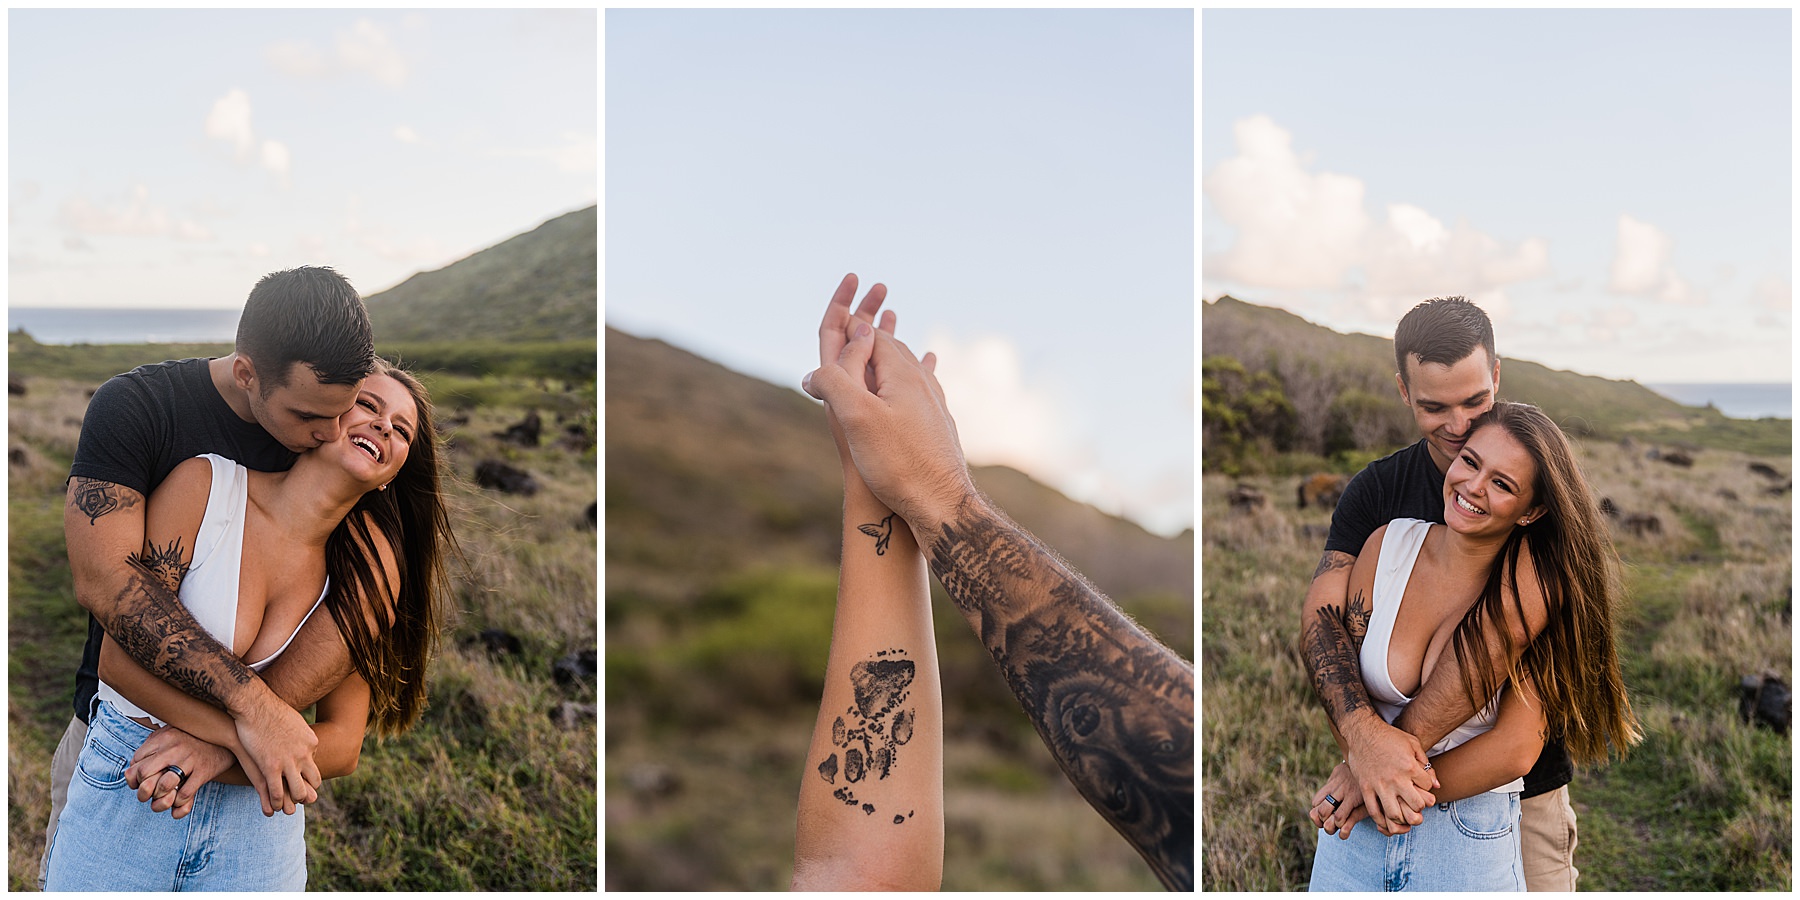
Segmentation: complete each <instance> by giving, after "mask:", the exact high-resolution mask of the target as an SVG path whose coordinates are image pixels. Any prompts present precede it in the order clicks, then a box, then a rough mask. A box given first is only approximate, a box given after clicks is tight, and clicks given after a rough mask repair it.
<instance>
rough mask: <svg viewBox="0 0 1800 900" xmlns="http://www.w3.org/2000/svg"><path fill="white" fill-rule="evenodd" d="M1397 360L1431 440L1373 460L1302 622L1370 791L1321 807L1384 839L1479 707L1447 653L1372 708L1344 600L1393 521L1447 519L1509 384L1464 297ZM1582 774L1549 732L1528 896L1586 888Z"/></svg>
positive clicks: (1542, 614)
mask: <svg viewBox="0 0 1800 900" xmlns="http://www.w3.org/2000/svg"><path fill="white" fill-rule="evenodd" d="M1394 361H1395V365H1396V366H1398V368H1399V372H1398V373H1397V374H1396V375H1395V381H1396V385H1397V386H1398V388H1399V390H1400V399H1401V400H1402V401H1403V402H1405V403H1406V405H1407V407H1408V408H1410V409H1411V410H1412V414H1413V419H1414V421H1415V422H1416V423H1417V424H1418V427H1419V432H1420V435H1421V437H1420V439H1419V442H1418V443H1416V444H1413V445H1412V446H1410V447H1407V448H1406V449H1404V450H1400V451H1398V452H1396V453H1394V454H1392V455H1390V456H1387V457H1384V458H1382V459H1379V460H1376V461H1375V462H1372V463H1370V464H1369V465H1368V466H1367V467H1366V468H1364V469H1363V470H1362V471H1361V472H1360V473H1358V474H1357V475H1356V477H1355V478H1354V479H1352V480H1351V482H1350V484H1349V486H1348V487H1347V488H1346V489H1345V491H1344V494H1343V496H1342V497H1341V498H1340V499H1339V500H1338V505H1337V510H1336V512H1334V513H1333V514H1332V518H1331V533H1330V535H1329V536H1328V537H1327V538H1326V542H1325V554H1324V558H1323V559H1321V560H1320V562H1319V567H1318V570H1317V571H1315V572H1314V573H1313V580H1312V585H1311V587H1310V588H1308V590H1307V593H1306V603H1305V606H1304V610H1303V613H1302V632H1301V633H1302V635H1303V636H1304V641H1303V644H1304V654H1305V658H1306V662H1307V665H1308V667H1309V668H1310V669H1311V670H1312V675H1313V687H1314V690H1316V691H1317V693H1318V695H1319V699H1320V700H1321V701H1322V702H1323V704H1324V706H1325V710H1326V713H1327V714H1328V715H1329V716H1330V718H1331V723H1332V727H1333V728H1334V729H1335V730H1336V731H1337V733H1338V734H1339V735H1341V736H1342V738H1343V740H1344V744H1345V746H1346V747H1347V748H1348V752H1347V753H1346V756H1345V761H1346V762H1347V763H1348V764H1349V766H1350V769H1351V772H1352V774H1353V775H1354V776H1355V777H1356V779H1357V780H1358V781H1360V783H1361V791H1360V794H1359V793H1358V792H1354V791H1353V792H1351V796H1349V797H1344V798H1333V799H1338V800H1340V801H1341V802H1342V808H1341V809H1335V810H1333V809H1325V810H1323V812H1325V813H1326V814H1327V816H1328V822H1327V828H1328V830H1336V829H1335V828H1334V827H1333V826H1337V827H1342V825H1343V824H1344V823H1345V822H1347V821H1352V820H1353V819H1354V818H1355V817H1356V816H1358V815H1360V813H1358V811H1357V808H1358V807H1359V806H1360V807H1363V808H1364V809H1366V811H1367V814H1368V815H1369V816H1370V817H1371V818H1373V819H1374V820H1375V822H1376V825H1377V827H1378V828H1380V830H1381V831H1382V832H1383V833H1385V834H1398V833H1401V832H1404V831H1406V830H1407V829H1408V828H1409V827H1410V826H1412V825H1416V824H1418V823H1419V821H1420V815H1419V810H1421V809H1422V808H1423V807H1424V805H1425V804H1427V803H1430V802H1432V800H1433V799H1434V798H1432V797H1431V795H1430V793H1429V792H1430V790H1431V789H1432V788H1434V787H1435V781H1436V780H1435V777H1434V776H1432V775H1431V773H1430V771H1429V769H1428V768H1427V766H1428V761H1427V758H1426V756H1425V750H1424V748H1426V747H1431V746H1433V745H1435V744H1436V743H1437V742H1438V741H1440V740H1442V739H1443V738H1444V736H1445V735H1447V734H1449V733H1450V732H1451V731H1452V730H1454V729H1455V728H1456V727H1457V726H1458V725H1461V724H1462V723H1463V722H1464V721H1465V720H1467V719H1468V718H1469V717H1470V716H1471V715H1473V714H1474V712H1475V709H1476V704H1475V703H1474V702H1473V701H1472V700H1471V699H1470V697H1469V696H1468V694H1467V693H1466V692H1465V691H1464V690H1463V686H1462V674H1461V671H1460V670H1459V668H1458V666H1457V663H1456V659H1455V656H1454V655H1453V654H1448V653H1447V654H1444V655H1443V656H1442V657H1440V659H1439V662H1438V665H1437V667H1436V668H1435V669H1433V671H1432V673H1431V677H1430V678H1428V679H1427V680H1426V681H1425V683H1424V685H1422V686H1421V687H1420V689H1419V693H1418V696H1417V698H1416V699H1414V700H1413V701H1412V703H1411V704H1409V705H1408V706H1407V707H1406V708H1405V709H1404V710H1403V711H1402V712H1401V715H1400V716H1399V718H1398V719H1396V720H1395V721H1394V723H1393V724H1392V725H1389V724H1388V723H1386V722H1383V721H1382V720H1381V717H1380V716H1379V715H1377V714H1376V712H1375V710H1374V707H1373V706H1372V705H1371V704H1370V702H1369V697H1368V693H1367V691H1366V690H1365V688H1364V686H1363V680H1362V671H1361V667H1360V666H1359V664H1358V662H1357V653H1358V645H1360V643H1361V636H1360V634H1356V633H1353V631H1354V629H1353V628H1352V626H1351V622H1353V621H1356V620H1357V619H1358V618H1359V617H1362V616H1365V615H1366V613H1367V612H1368V611H1367V610H1365V609H1357V608H1354V604H1355V603H1356V602H1357V601H1351V600H1349V599H1348V598H1347V595H1348V593H1349V584H1350V570H1351V567H1352V566H1353V565H1354V564H1355V562H1356V557H1357V555H1358V554H1360V553H1361V552H1362V548H1363V544H1364V542H1366V541H1367V540H1368V537H1369V535H1370V533H1371V532H1373V531H1374V530H1375V529H1376V528H1378V527H1380V526H1381V525H1384V524H1386V523H1387V522H1389V521H1391V520H1393V519H1397V518H1402V517H1407V518H1416V519H1424V520H1426V521H1430V522H1435V523H1438V524H1442V523H1443V521H1444V494H1443V489H1444V475H1445V473H1446V472H1447V471H1448V470H1449V468H1450V464H1451V462H1452V461H1454V460H1455V459H1456V456H1457V455H1458V454H1459V453H1460V452H1461V450H1462V445H1463V442H1464V441H1465V440H1466V439H1467V438H1468V436H1469V426H1470V423H1471V422H1473V421H1474V419H1475V418H1476V417H1477V416H1479V415H1481V414H1482V413H1484V412H1486V411H1487V410H1488V408H1489V407H1491V406H1493V404H1494V400H1495V398H1496V395H1497V394H1498V392H1499V389H1500V360H1499V358H1498V357H1497V356H1496V355H1495V353H1494V331H1493V326H1492V325H1491V324H1490V323H1489V321H1488V317H1487V314H1486V313H1484V312H1482V311H1481V309H1480V308H1479V307H1477V306H1475V305H1474V304H1473V303H1470V302H1469V301H1467V300H1465V299H1463V298H1462V297H1447V298H1434V299H1432V300H1427V301H1425V302H1424V303H1421V304H1419V305H1418V306H1416V307H1414V308H1413V309H1412V311H1410V312H1408V313H1407V314H1406V316H1405V317H1404V318H1402V319H1401V320H1400V325H1399V327H1398V328H1397V329H1395V332H1394ZM1528 562H1529V561H1528V559H1526V558H1524V557H1522V558H1521V560H1520V565H1521V569H1522V574H1521V576H1520V578H1519V588H1520V601H1521V603H1520V609H1522V611H1523V619H1520V618H1518V617H1517V611H1515V610H1512V609H1510V608H1509V614H1508V621H1507V625H1508V627H1509V629H1510V630H1511V632H1512V638H1513V646H1514V650H1515V652H1517V653H1522V652H1523V651H1524V648H1525V647H1526V645H1527V644H1529V643H1530V641H1531V639H1532V638H1534V637H1536V635H1537V633H1538V631H1539V630H1541V629H1542V628H1543V626H1544V623H1545V622H1546V621H1547V612H1546V610H1545V604H1544V597H1543V593H1542V590H1541V588H1540V586H1539V584H1538V582H1537V579H1536V578H1533V577H1528V575H1527V574H1524V571H1528V570H1526V566H1527V564H1528ZM1359 600H1360V598H1359ZM1488 651H1489V653H1490V654H1492V656H1493V659H1494V660H1495V667H1496V671H1506V668H1507V666H1508V664H1509V663H1510V662H1511V661H1512V660H1511V659H1510V658H1509V657H1508V656H1507V654H1506V651H1505V649H1504V647H1503V646H1501V642H1500V640H1499V639H1497V638H1496V639H1495V640H1493V641H1491V642H1490V646H1489V648H1488ZM1487 699H1491V698H1484V699H1483V701H1482V705H1485V704H1486V702H1487ZM1572 775H1573V768H1572V766H1571V764H1570V760H1569V755H1568V751H1567V750H1566V749H1565V748H1564V746H1563V744H1562V741H1561V740H1560V739H1559V738H1556V737H1554V736H1552V738H1551V739H1550V740H1549V741H1548V742H1547V743H1546V744H1545V746H1544V750H1543V753H1542V754H1541V755H1540V756H1539V757H1538V761H1537V764H1536V765H1535V766H1534V767H1533V768H1532V770H1531V772H1530V773H1529V774H1527V775H1526V776H1525V789H1524V791H1523V793H1522V794H1521V796H1522V798H1523V801H1522V809H1521V817H1520V826H1521V830H1522V832H1523V834H1522V847H1523V857H1524V862H1525V878H1526V883H1527V887H1528V888H1529V889H1531V890H1534V891H1538V890H1562V891H1571V890H1574V889H1575V877H1576V874H1577V873H1576V870H1575V867H1574V861H1573V854H1574V848H1575V812H1574V809H1573V808H1572V807H1571V806H1570V805H1569V799H1568V788H1567V785H1568V783H1569V780H1570V778H1571V777H1572ZM1334 805H1335V804H1334Z"/></svg>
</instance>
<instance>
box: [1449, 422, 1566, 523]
mask: <svg viewBox="0 0 1800 900" xmlns="http://www.w3.org/2000/svg"><path fill="white" fill-rule="evenodd" d="M1536 482H1537V463H1536V462H1535V461H1533V460H1532V458H1531V453H1530V452H1529V451H1527V450H1526V449H1525V446H1524V445H1523V444H1520V443H1519V441H1518V439H1517V438H1514V437H1513V436H1512V435H1511V434H1509V433H1508V432H1507V430H1506V429H1505V428H1503V427H1500V426H1498V425H1486V426H1483V427H1482V428H1481V429H1480V430H1478V431H1476V432H1475V433H1474V434H1471V435H1469V437H1468V440H1467V441H1465V442H1464V443H1463V446H1462V449H1461V451H1460V452H1458V453H1457V455H1456V458H1455V459H1454V460H1452V461H1451V463H1450V471H1448V472H1446V473H1445V474H1444V524H1445V525H1447V526H1449V527H1450V528H1451V529H1453V530H1455V531H1458V532H1462V533H1466V534H1488V533H1497V534H1505V533H1507V532H1510V531H1511V530H1512V529H1513V528H1514V527H1515V526H1518V525H1524V524H1528V523H1530V522H1531V521H1533V520H1535V519H1536V518H1537V517H1539V516H1541V515H1542V514H1543V512H1544V510H1543V507H1541V506H1538V505H1536V498H1535V497H1534V496H1533V487H1532V486H1533V485H1534V484H1536Z"/></svg>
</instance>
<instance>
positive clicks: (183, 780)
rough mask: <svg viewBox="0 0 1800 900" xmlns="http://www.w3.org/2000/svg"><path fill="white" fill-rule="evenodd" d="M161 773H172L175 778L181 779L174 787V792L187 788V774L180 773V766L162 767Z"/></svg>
mask: <svg viewBox="0 0 1800 900" xmlns="http://www.w3.org/2000/svg"><path fill="white" fill-rule="evenodd" d="M163 771H164V772H174V773H175V777H176V778H179V779H181V780H180V781H179V782H177V783H176V785H175V789H176V790H178V791H179V790H181V789H182V788H184V787H187V780H188V773H186V772H183V771H181V767H180V766H175V765H170V766H164V767H163Z"/></svg>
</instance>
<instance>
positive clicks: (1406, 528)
mask: <svg viewBox="0 0 1800 900" xmlns="http://www.w3.org/2000/svg"><path fill="white" fill-rule="evenodd" d="M1430 532H1431V523H1430V522H1426V521H1424V520H1422V519H1395V520H1394V521H1392V522H1389V523H1388V525H1387V531H1385V532H1383V533H1382V537H1381V551H1380V552H1381V556H1380V558H1379V559H1378V560H1376V567H1375V589H1374V596H1373V597H1371V598H1370V600H1369V603H1370V612H1369V630H1368V633H1367V634H1365V635H1364V636H1363V648H1362V653H1361V654H1360V656H1359V657H1358V659H1359V662H1360V663H1361V664H1362V674H1363V683H1364V684H1365V685H1366V686H1367V687H1368V689H1369V695H1370V699H1373V700H1375V701H1376V702H1377V703H1378V704H1383V705H1404V704H1405V703H1407V702H1408V701H1410V700H1411V699H1412V698H1411V697H1408V696H1406V695H1405V694H1402V693H1401V692H1400V689H1399V688H1397V687H1395V686H1394V679H1393V676H1392V675H1391V674H1389V672H1388V664H1387V658H1388V644H1389V642H1390V641H1391V640H1392V638H1393V636H1394V623H1395V622H1396V621H1398V620H1399V615H1400V601H1401V600H1402V599H1403V598H1404V597H1405V596H1406V583H1407V581H1409V580H1410V579H1411V578H1412V570H1413V565H1414V564H1415V563H1417V562H1418V561H1419V550H1420V548H1422V547H1424V546H1425V536H1426V535H1427V534H1429V533H1430ZM1389 718H1391V717H1389Z"/></svg>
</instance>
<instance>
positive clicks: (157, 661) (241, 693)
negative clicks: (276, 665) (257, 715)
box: [89, 561, 256, 714]
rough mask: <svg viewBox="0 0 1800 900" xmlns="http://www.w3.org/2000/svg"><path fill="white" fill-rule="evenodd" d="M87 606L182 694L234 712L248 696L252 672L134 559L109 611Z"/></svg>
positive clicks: (132, 654) (108, 630)
mask: <svg viewBox="0 0 1800 900" xmlns="http://www.w3.org/2000/svg"><path fill="white" fill-rule="evenodd" d="M89 609H92V610H95V618H96V619H97V620H98V621H99V622H100V627H101V628H102V629H104V630H105V631H106V634H107V636H108V637H110V638H112V639H113V641H114V642H116V643H117V644H118V646H119V648H120V649H121V650H123V651H125V654H126V655H127V656H129V657H131V658H132V659H133V660H135V661H136V662H137V664H138V665H140V666H143V667H144V669H145V670H146V671H148V672H150V673H151V674H153V675H155V676H156V677H157V678H160V679H162V680H163V681H165V682H167V683H169V684H170V685H173V686H174V687H176V688H179V689H180V690H181V691H182V692H183V693H186V694H188V695H190V696H192V697H195V698H198V699H200V700H205V701H206V702H208V703H211V704H213V705H214V706H217V707H219V708H220V709H223V710H225V711H227V712H231V713H234V714H235V713H236V712H238V711H239V710H240V709H241V707H242V705H243V704H244V703H245V701H246V700H247V699H248V698H249V697H250V696H251V694H250V692H251V691H253V690H254V687H253V685H255V684H256V675H255V673H253V672H251V671H250V668H249V667H248V666H246V665H244V663H243V661H242V660H240V659H238V658H237V655H236V654H234V653H232V652H231V650H230V649H229V648H227V647H225V646H224V645H223V644H221V643H219V642H218V640H216V639H215V638H213V636H212V635H211V634H208V633H207V631H206V629H205V628H202V627H201V626H200V623H199V622H196V621H194V616H193V614H192V613H190V612H189V611H188V609H187V607H186V606H184V605H182V603H181V600H180V598H178V597H176V596H175V594H174V593H173V592H171V591H170V590H169V589H168V588H167V587H165V586H164V585H162V584H160V583H158V581H157V580H156V579H155V578H152V577H150V576H149V575H147V574H146V573H145V572H144V570H143V569H142V568H140V565H139V563H137V562H136V561H133V563H132V564H131V566H130V572H129V573H128V575H127V578H126V580H125V584H124V586H123V587H122V588H121V589H120V590H119V592H118V594H117V595H116V596H115V597H114V599H113V602H112V604H111V606H110V607H106V608H105V609H107V610H108V611H109V612H110V613H111V614H110V615H104V616H103V615H102V614H101V612H100V609H102V607H100V606H98V605H89Z"/></svg>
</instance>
